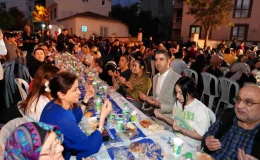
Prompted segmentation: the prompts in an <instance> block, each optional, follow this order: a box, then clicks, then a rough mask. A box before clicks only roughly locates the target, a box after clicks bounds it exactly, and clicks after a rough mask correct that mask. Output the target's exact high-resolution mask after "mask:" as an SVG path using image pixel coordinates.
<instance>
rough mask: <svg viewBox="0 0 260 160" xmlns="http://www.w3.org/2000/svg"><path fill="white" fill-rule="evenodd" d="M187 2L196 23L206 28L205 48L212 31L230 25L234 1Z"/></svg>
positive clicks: (186, 0)
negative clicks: (230, 14)
mask: <svg viewBox="0 0 260 160" xmlns="http://www.w3.org/2000/svg"><path fill="white" fill-rule="evenodd" d="M185 2H186V3H187V5H188V7H189V8H190V13H191V14H192V15H194V17H195V20H196V22H200V23H201V24H202V26H203V27H204V28H205V31H206V36H205V43H204V47H206V45H207V42H208V37H209V33H210V29H213V28H219V27H220V26H222V25H229V24H230V21H229V19H228V15H229V12H230V11H231V10H232V9H233V0H185Z"/></svg>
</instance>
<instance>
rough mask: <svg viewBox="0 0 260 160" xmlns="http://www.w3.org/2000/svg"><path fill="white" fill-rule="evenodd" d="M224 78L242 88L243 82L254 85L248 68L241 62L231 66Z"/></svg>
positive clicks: (254, 80)
mask: <svg viewBox="0 0 260 160" xmlns="http://www.w3.org/2000/svg"><path fill="white" fill-rule="evenodd" d="M225 77H227V78H230V79H231V80H233V81H236V82H237V83H238V84H239V86H240V87H242V86H243V85H244V83H245V82H249V83H256V79H255V77H254V76H253V75H252V74H251V73H250V67H249V66H248V65H247V64H246V63H243V62H237V63H234V64H233V65H231V67H230V71H229V72H228V73H227V74H226V75H225Z"/></svg>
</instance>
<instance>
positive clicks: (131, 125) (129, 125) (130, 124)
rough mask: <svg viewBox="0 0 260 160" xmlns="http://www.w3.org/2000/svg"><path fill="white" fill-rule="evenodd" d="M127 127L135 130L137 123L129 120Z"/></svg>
mask: <svg viewBox="0 0 260 160" xmlns="http://www.w3.org/2000/svg"><path fill="white" fill-rule="evenodd" d="M126 127H127V128H128V129H130V130H134V129H135V125H134V124H133V123H131V122H128V123H127V125H126Z"/></svg>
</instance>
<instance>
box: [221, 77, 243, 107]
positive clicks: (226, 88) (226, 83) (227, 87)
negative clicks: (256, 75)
mask: <svg viewBox="0 0 260 160" xmlns="http://www.w3.org/2000/svg"><path fill="white" fill-rule="evenodd" d="M219 83H220V92H221V96H220V100H221V101H223V102H225V103H227V104H233V98H232V100H231V97H230V96H232V97H236V96H237V94H238V91H239V85H238V83H237V82H235V81H232V80H230V79H228V78H225V77H220V78H219ZM232 86H233V87H234V89H235V90H234V93H233V92H232V93H231V89H232V88H231V87H232ZM230 94H234V95H230Z"/></svg>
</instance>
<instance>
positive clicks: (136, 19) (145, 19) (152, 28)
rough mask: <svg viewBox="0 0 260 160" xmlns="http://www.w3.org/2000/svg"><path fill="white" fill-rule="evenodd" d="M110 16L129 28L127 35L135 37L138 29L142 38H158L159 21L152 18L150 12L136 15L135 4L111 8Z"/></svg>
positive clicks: (136, 8)
mask: <svg viewBox="0 0 260 160" xmlns="http://www.w3.org/2000/svg"><path fill="white" fill-rule="evenodd" d="M111 16H112V17H113V18H115V19H119V20H121V21H122V22H124V23H125V24H126V25H127V26H128V27H129V33H130V34H131V35H132V36H136V35H137V33H138V31H139V29H140V28H141V29H142V31H143V36H154V37H156V36H158V23H159V20H158V19H156V18H153V17H152V14H151V12H150V11H141V12H139V13H138V7H137V4H133V5H131V6H125V7H122V6H121V5H120V4H118V5H115V6H112V11H111Z"/></svg>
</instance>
